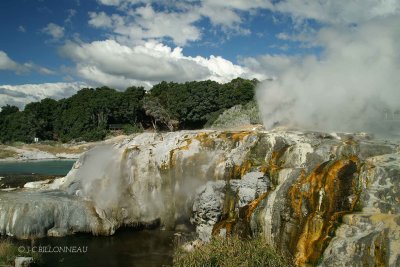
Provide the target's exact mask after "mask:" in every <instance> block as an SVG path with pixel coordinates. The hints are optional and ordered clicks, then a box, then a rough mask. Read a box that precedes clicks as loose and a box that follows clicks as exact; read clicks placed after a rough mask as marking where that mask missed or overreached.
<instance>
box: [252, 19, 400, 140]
mask: <svg viewBox="0 0 400 267" xmlns="http://www.w3.org/2000/svg"><path fill="white" fill-rule="evenodd" d="M399 25H400V17H399V16H391V17H386V18H379V19H374V20H370V21H368V22H366V23H364V24H362V25H357V26H353V27H345V26H340V27H339V26H337V27H329V28H328V27H326V28H322V29H321V30H320V31H319V32H318V34H317V38H316V42H317V44H318V45H320V46H321V47H322V48H323V49H324V50H323V53H322V55H321V57H320V58H317V57H315V56H309V57H305V58H303V59H302V60H300V61H299V62H294V63H293V65H292V66H290V67H289V68H287V69H285V70H284V71H282V73H281V74H280V75H279V78H278V79H277V80H275V81H266V82H264V83H263V84H261V86H260V87H259V88H258V90H257V99H258V104H259V107H260V110H261V113H262V117H263V121H264V124H265V126H266V127H267V128H269V129H271V128H273V127H274V126H276V125H284V126H288V127H294V128H302V129H308V130H324V131H352V132H353V131H366V132H373V133H385V134H388V133H390V132H392V133H393V132H395V131H396V130H397V131H398V130H399V129H400V127H399V124H400V121H394V122H393V121H391V122H390V121H388V120H387V119H391V118H393V114H394V112H395V111H398V110H400V49H399V44H400V27H399Z"/></svg>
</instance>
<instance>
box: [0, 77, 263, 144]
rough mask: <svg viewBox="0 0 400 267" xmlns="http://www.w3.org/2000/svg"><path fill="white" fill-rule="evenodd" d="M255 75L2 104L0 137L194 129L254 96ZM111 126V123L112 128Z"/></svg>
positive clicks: (87, 137)
mask: <svg viewBox="0 0 400 267" xmlns="http://www.w3.org/2000/svg"><path fill="white" fill-rule="evenodd" d="M256 84H257V81H256V80H246V79H242V78H236V79H234V80H232V81H230V82H228V83H225V84H220V83H217V82H215V81H209V80H208V81H199V82H197V81H193V82H186V83H174V82H161V83H159V84H157V85H155V86H153V88H151V90H149V91H146V90H145V89H144V88H143V87H135V86H133V87H129V88H127V89H126V90H125V91H123V92H121V91H117V90H115V89H112V88H109V87H100V88H96V89H93V88H83V89H81V90H79V91H78V92H77V93H76V94H75V95H73V96H71V97H69V98H65V99H61V100H58V101H57V100H54V99H50V98H46V99H43V100H41V101H40V102H32V103H29V104H27V105H26V106H25V109H24V110H23V111H20V110H19V109H18V107H15V106H10V105H6V106H4V107H2V109H1V111H0V142H1V143H7V142H15V141H21V142H27V143H30V142H32V141H33V140H34V138H35V137H36V138H39V139H40V140H56V141H62V142H68V141H71V140H75V141H95V140H101V139H103V138H104V137H105V136H106V135H107V134H108V133H109V132H110V130H112V129H113V126H115V125H118V127H117V128H122V129H123V131H124V132H125V133H127V134H130V133H133V132H138V131H142V130H145V129H150V128H153V129H155V130H169V131H174V130H181V129H200V128H203V127H205V126H207V125H210V124H211V123H212V122H213V121H215V120H216V119H217V118H218V116H219V115H220V114H222V113H223V112H224V111H225V110H226V109H229V108H230V107H232V106H235V105H239V104H246V103H248V102H249V101H251V100H253V99H254V88H255V85H256ZM114 128H115V127H114Z"/></svg>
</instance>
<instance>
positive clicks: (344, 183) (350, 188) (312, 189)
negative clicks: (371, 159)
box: [289, 157, 359, 266]
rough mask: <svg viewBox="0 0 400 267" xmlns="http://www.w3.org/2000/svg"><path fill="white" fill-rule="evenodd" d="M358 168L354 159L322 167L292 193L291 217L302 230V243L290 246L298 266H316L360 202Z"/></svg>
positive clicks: (301, 181) (301, 179) (327, 163)
mask: <svg viewBox="0 0 400 267" xmlns="http://www.w3.org/2000/svg"><path fill="white" fill-rule="evenodd" d="M357 165H358V159H357V158H355V157H351V158H348V159H340V160H336V161H330V162H325V163H322V164H321V165H319V166H317V168H316V169H315V170H314V171H313V172H312V173H311V174H310V175H308V176H304V174H302V176H301V177H300V178H299V179H298V182H297V183H296V184H294V185H293V186H292V188H291V189H290V190H289V199H290V206H291V208H292V210H293V215H292V216H293V217H294V219H295V220H297V221H298V223H299V226H300V228H299V232H298V233H299V239H298V241H297V243H296V240H294V243H293V244H291V246H292V249H294V250H295V251H296V253H295V263H296V265H298V266H307V265H308V264H315V263H316V262H317V260H318V258H319V257H320V255H321V253H322V252H323V250H324V249H325V247H326V245H327V243H328V242H327V241H329V240H330V238H331V237H330V233H331V232H332V231H334V227H335V224H336V222H337V221H338V218H339V217H341V216H342V215H343V214H345V213H348V212H351V211H352V210H353V209H354V207H355V205H356V202H357V201H358V198H359V192H358V186H357V179H356V178H355V176H354V174H355V173H356V172H357ZM350 196H355V197H351V198H349V197H350Z"/></svg>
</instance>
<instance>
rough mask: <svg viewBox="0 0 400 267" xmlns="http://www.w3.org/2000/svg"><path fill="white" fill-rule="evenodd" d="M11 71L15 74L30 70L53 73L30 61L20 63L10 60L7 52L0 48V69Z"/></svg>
mask: <svg viewBox="0 0 400 267" xmlns="http://www.w3.org/2000/svg"><path fill="white" fill-rule="evenodd" d="M2 70H3V71H13V72H15V73H16V74H22V73H27V72H30V71H36V72H38V73H41V74H54V72H53V71H52V70H49V69H47V68H45V67H41V66H39V65H36V64H34V63H32V62H27V63H23V64H20V63H18V62H15V61H14V60H12V59H11V58H10V57H9V56H8V55H7V53H5V52H4V51H1V50H0V71H2Z"/></svg>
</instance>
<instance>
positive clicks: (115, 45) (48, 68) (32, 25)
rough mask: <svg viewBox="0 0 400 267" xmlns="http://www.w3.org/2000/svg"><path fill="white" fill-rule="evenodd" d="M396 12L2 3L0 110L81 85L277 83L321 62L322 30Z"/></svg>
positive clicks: (376, 6) (372, 6)
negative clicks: (290, 70) (303, 65)
mask: <svg viewBox="0 0 400 267" xmlns="http://www.w3.org/2000/svg"><path fill="white" fill-rule="evenodd" d="M398 14H399V2H398V1H396V0H386V1H385V0H384V1H379V0H365V1H360V0H353V1H345V0H326V1H311V2H310V1H307V0H281V1H276V0H274V1H273V0H231V1H224V0H201V1H195V0H185V1H176V0H164V1H160V0H3V1H0V25H2V26H1V27H0V36H1V42H0V87H1V88H2V89H3V90H2V91H1V93H0V104H1V105H2V104H4V103H11V104H17V105H19V106H22V105H23V104H24V103H26V102H29V101H35V100H39V99H41V98H43V97H53V98H60V97H65V96H68V95H71V94H73V93H74V92H76V90H78V89H79V88H80V87H82V86H101V85H107V86H110V87H114V88H117V89H124V88H126V87H128V86H131V85H143V86H145V87H147V88H150V87H151V85H153V84H155V83H158V82H160V81H161V80H167V81H177V82H184V81H188V80H206V79H212V80H216V81H218V82H226V81H229V80H231V79H232V78H235V77H237V76H241V77H244V78H257V79H259V80H264V79H267V78H274V79H275V78H277V77H278V76H279V75H280V73H281V72H282V71H283V70H285V69H286V68H287V67H289V66H290V65H292V64H294V63H296V64H297V63H299V62H302V61H303V60H304V59H306V58H309V57H311V58H316V59H319V58H321V57H322V58H323V57H324V53H325V51H326V47H327V45H326V43H324V40H322V39H321V36H322V35H321V33H323V32H324V30H325V29H330V28H338V29H339V28H340V29H342V31H350V30H351V29H352V28H354V27H358V25H360V24H362V23H365V22H367V21H370V20H371V19H376V18H380V17H386V16H392V15H398ZM54 88H55V89H54ZM11 91H18V93H23V94H24V95H26V96H27V97H25V98H22V97H20V98H19V99H17V98H15V97H11V96H10V95H11V93H12V92H11ZM7 92H8V93H7ZM10 92H11V93H10ZM14 95H15V94H14Z"/></svg>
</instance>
